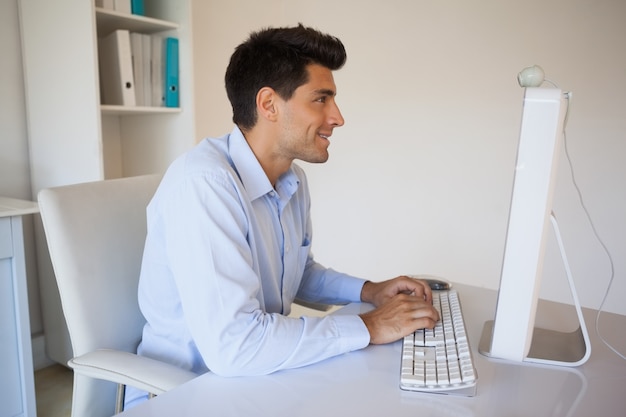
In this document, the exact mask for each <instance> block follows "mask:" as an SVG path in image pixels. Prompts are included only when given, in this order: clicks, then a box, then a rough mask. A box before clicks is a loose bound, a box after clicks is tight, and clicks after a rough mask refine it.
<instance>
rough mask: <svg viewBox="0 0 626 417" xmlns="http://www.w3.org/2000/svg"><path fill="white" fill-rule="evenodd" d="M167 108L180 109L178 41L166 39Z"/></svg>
mask: <svg viewBox="0 0 626 417" xmlns="http://www.w3.org/2000/svg"><path fill="white" fill-rule="evenodd" d="M164 76H165V106H166V107H179V102H180V101H179V91H178V90H179V89H178V39H177V38H166V39H165V75H164Z"/></svg>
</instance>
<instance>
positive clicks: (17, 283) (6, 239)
mask: <svg viewBox="0 0 626 417" xmlns="http://www.w3.org/2000/svg"><path fill="white" fill-rule="evenodd" d="M37 211H38V208H37V204H36V203H33V202H31V201H24V200H16V199H13V198H5V197H0V369H1V371H0V372H1V376H0V416H1V417H4V416H11V417H29V416H35V415H36V413H37V410H36V409H35V383H34V376H33V354H32V347H31V335H30V322H29V314H28V293H27V292H28V291H27V287H26V270H25V265H24V236H23V232H22V216H23V215H25V214H31V213H36V212H37Z"/></svg>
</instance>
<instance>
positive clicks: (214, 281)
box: [138, 25, 439, 376]
mask: <svg viewBox="0 0 626 417" xmlns="http://www.w3.org/2000/svg"><path fill="white" fill-rule="evenodd" d="M345 60H346V53H345V49H344V46H343V44H342V43H341V42H340V41H339V40H338V39H336V38H334V37H332V36H329V35H325V34H322V33H320V32H318V31H316V30H314V29H311V28H306V27H303V26H302V25H299V26H297V27H293V28H278V29H266V30H261V31H259V32H256V33H253V34H252V35H251V36H250V38H249V39H248V40H247V41H245V42H244V43H243V44H241V45H240V46H239V47H237V48H236V50H235V52H234V54H233V56H232V57H231V61H230V64H229V66H228V69H227V72H226V89H227V93H228V97H229V100H230V101H231V104H232V107H233V121H234V123H235V125H236V126H235V127H234V129H233V131H232V132H231V133H230V134H229V135H226V136H223V137H221V138H208V139H205V140H203V141H202V142H200V143H199V144H198V145H197V146H196V147H195V148H194V149H192V150H191V151H189V152H188V153H186V154H185V155H183V156H182V157H180V158H178V159H177V160H176V161H175V162H174V163H173V164H172V165H171V166H170V168H169V169H168V171H167V173H166V174H165V176H164V178H163V180H162V182H161V184H160V186H159V188H158V190H157V192H156V194H155V196H154V198H153V200H152V201H151V203H150V205H149V206H148V211H147V214H148V235H147V239H146V245H145V253H144V258H143V264H142V270H141V279H140V284H139V302H140V306H141V310H142V312H143V314H144V316H145V317H146V320H147V324H146V325H145V328H144V332H143V340H142V342H141V344H140V346H139V349H138V351H139V353H140V354H142V355H145V356H149V357H153V358H157V359H160V360H162V361H165V362H170V363H173V364H176V365H178V366H180V367H182V368H186V369H189V370H192V371H194V372H197V373H203V372H206V371H212V372H215V373H216V374H220V375H224V376H241V375H259V374H268V373H271V372H274V371H278V370H281V369H288V368H295V367H300V366H304V365H308V364H311V363H314V362H317V361H320V360H323V359H325V358H328V357H331V356H334V355H338V354H342V353H345V352H348V351H352V350H356V349H360V348H363V347H365V346H367V345H368V344H369V343H388V342H392V341H395V340H397V339H399V338H401V337H403V336H405V335H406V334H408V333H410V332H413V331H415V330H416V329H418V328H424V327H428V328H432V327H433V326H434V324H435V323H436V321H437V320H438V319H439V317H438V314H437V312H436V310H435V309H434V308H433V307H432V302H431V295H432V294H431V291H430V289H429V288H428V285H426V283H424V282H422V281H419V280H415V279H411V278H408V277H404V276H403V277H398V278H395V279H392V280H388V281H385V282H379V283H374V282H370V281H365V280H363V279H360V278H356V277H352V276H349V275H346V274H342V273H339V272H336V271H333V270H332V269H327V268H325V267H323V266H322V265H320V264H318V263H316V262H315V261H314V258H313V255H312V253H311V220H310V205H311V202H310V199H309V191H308V185H307V180H306V176H305V174H304V172H303V170H302V169H301V168H300V167H298V166H297V165H295V164H294V163H293V161H294V160H303V161H306V162H312V163H322V162H325V161H326V160H327V159H328V147H329V145H330V138H331V135H332V134H333V130H334V129H335V128H336V127H340V126H342V125H343V124H344V120H343V117H342V115H341V113H340V111H339V108H338V107H337V103H336V102H335V95H336V86H335V83H334V80H333V74H332V71H334V70H337V69H339V68H341V67H342V66H343V64H344V63H345ZM296 295H297V296H298V297H300V298H302V299H304V300H307V301H312V302H321V303H332V304H339V303H348V302H358V301H366V302H370V303H372V304H374V305H375V306H376V309H374V310H373V311H371V312H368V313H365V314H362V315H360V316H356V315H354V316H346V315H337V316H327V317H323V318H319V317H303V318H290V317H287V315H288V314H289V312H290V306H291V304H292V302H293V300H294V298H295V297H296Z"/></svg>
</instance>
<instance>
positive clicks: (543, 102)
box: [479, 87, 590, 366]
mask: <svg viewBox="0 0 626 417" xmlns="http://www.w3.org/2000/svg"><path fill="white" fill-rule="evenodd" d="M566 109H567V99H566V93H564V92H562V91H561V90H560V89H558V88H540V87H528V88H526V89H525V93H524V102H523V111H522V124H521V129H520V136H519V145H518V153H517V161H516V166H515V175H514V181H513V193H512V198H511V204H510V212H509V220H508V228H507V235H506V241H505V249H504V258H503V263H502V270H501V275H500V288H499V291H498V301H497V306H496V312H495V318H494V320H493V321H488V322H487V323H485V327H484V329H483V335H482V338H481V341H480V344H479V351H480V353H482V354H484V355H486V356H489V357H493V358H499V359H506V360H510V361H515V362H541V363H546V364H554V365H566V366H576V365H579V364H581V363H584V362H585V361H586V360H587V359H588V357H589V353H590V346H589V337H588V334H587V330H586V327H585V325H584V320H583V318H582V311H581V309H580V303H579V302H578V297H577V295H576V292H575V287H574V285H573V280H572V278H571V272H570V270H569V265H568V263H567V258H566V256H565V250H564V248H563V245H562V241H561V239H560V233H559V230H558V224H557V223H556V218H555V217H554V215H553V213H552V196H553V192H554V186H555V179H556V172H557V162H558V157H559V151H560V148H561V139H562V138H563V123H564V117H565V114H566ZM551 225H552V229H553V230H554V233H555V234H556V237H557V240H558V242H559V248H560V250H561V256H562V258H563V263H564V266H565V269H566V272H567V276H568V279H569V283H570V289H571V291H572V296H573V298H574V304H575V306H576V311H577V314H578V316H579V322H580V324H581V326H580V328H579V329H578V330H577V331H575V332H573V333H562V332H558V331H552V330H546V329H537V328H535V327H534V325H535V313H536V309H537V302H538V298H539V289H540V282H541V279H542V272H543V271H542V270H543V260H544V255H545V245H546V237H547V235H548V233H550V232H551V230H550V229H551V227H550V226H551Z"/></svg>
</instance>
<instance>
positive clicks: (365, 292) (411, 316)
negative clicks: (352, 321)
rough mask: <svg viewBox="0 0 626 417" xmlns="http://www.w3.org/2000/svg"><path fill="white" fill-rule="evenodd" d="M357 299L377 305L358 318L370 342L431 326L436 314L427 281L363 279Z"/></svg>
mask: <svg viewBox="0 0 626 417" xmlns="http://www.w3.org/2000/svg"><path fill="white" fill-rule="evenodd" d="M361 299H362V300H363V301H366V302H370V303H372V304H374V305H375V306H376V307H377V308H376V309H374V310H372V311H370V312H368V313H364V314H361V315H360V317H361V319H362V320H363V323H365V326H366V327H367V329H368V330H369V333H370V343H372V344H383V343H390V342H394V341H396V340H398V339H400V338H402V337H404V336H406V335H407V334H409V333H412V332H414V331H415V330H417V329H423V328H429V329H430V328H433V327H434V326H435V324H436V323H437V321H439V313H438V312H437V310H435V308H434V307H433V305H432V292H431V290H430V287H429V286H428V284H427V283H425V282H423V281H420V280H416V279H413V278H409V277H405V276H402V277H398V278H394V279H392V280H389V281H384V282H379V283H373V282H367V283H366V284H365V285H363V289H362V290H361Z"/></svg>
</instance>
